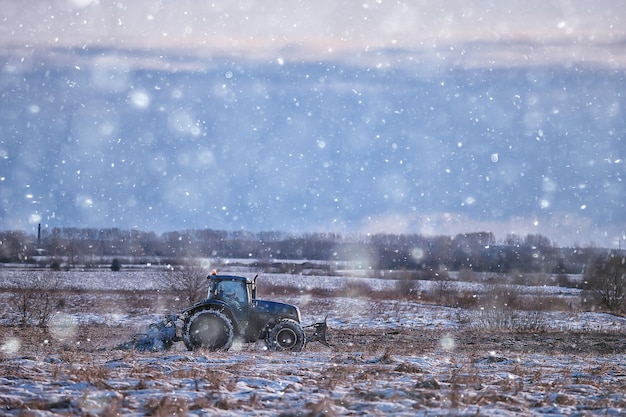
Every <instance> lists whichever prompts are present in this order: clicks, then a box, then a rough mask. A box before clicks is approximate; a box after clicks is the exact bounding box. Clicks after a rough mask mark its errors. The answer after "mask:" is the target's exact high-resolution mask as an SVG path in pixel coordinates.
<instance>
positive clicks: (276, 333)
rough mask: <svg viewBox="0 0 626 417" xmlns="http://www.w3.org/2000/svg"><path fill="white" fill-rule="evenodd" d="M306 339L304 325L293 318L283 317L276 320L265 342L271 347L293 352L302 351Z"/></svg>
mask: <svg viewBox="0 0 626 417" xmlns="http://www.w3.org/2000/svg"><path fill="white" fill-rule="evenodd" d="M305 341H306V336H305V335H304V330H303V329H302V326H301V325H300V323H298V322H297V321H295V320H292V319H282V320H279V321H278V322H276V323H275V324H274V326H272V328H271V329H270V330H269V332H268V333H267V337H266V338H265V344H266V346H267V347H268V348H269V349H274V350H279V351H280V350H290V351H292V352H300V351H301V350H302V348H303V347H304V343H305Z"/></svg>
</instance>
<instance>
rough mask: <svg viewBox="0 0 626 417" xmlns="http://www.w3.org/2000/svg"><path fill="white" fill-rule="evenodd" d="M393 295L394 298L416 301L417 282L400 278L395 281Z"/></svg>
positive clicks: (417, 292)
mask: <svg viewBox="0 0 626 417" xmlns="http://www.w3.org/2000/svg"><path fill="white" fill-rule="evenodd" d="M394 293H395V295H396V297H395V298H408V299H416V298H419V294H420V286H419V281H417V280H414V279H408V278H402V279H398V280H396V283H395V287H394Z"/></svg>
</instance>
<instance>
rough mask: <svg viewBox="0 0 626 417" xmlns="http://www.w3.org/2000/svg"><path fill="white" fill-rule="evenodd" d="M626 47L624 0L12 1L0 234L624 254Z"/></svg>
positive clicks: (2, 19) (8, 3) (0, 66)
mask: <svg viewBox="0 0 626 417" xmlns="http://www.w3.org/2000/svg"><path fill="white" fill-rule="evenodd" d="M625 46H626V0H556V1H546V0H513V1H497V0H447V1H434V0H415V1H407V2H404V1H387V0H373V1H369V0H362V1H358V2H356V1H341V2H338V1H336V0H333V1H328V0H318V1H289V0H275V1H272V2H264V1H260V0H248V1H232V0H215V1H199V0H121V1H114V0H21V1H17V0H0V57H2V58H0V93H1V94H0V159H1V161H0V183H2V185H3V187H0V227H2V226H4V227H8V228H14V227H17V226H18V225H20V226H21V225H26V226H28V225H31V226H33V227H34V225H36V224H37V223H39V222H40V221H42V222H49V224H50V225H52V226H56V225H72V226H77V225H85V226H94V225H107V224H111V219H115V220H116V221H119V223H115V224H116V225H119V226H121V227H125V226H126V225H131V226H132V227H134V226H141V227H147V226H155V227H156V226H158V227H160V228H165V227H167V228H170V229H181V228H185V227H213V228H224V229H227V228H240V227H241V228H244V227H250V226H249V224H256V225H262V227H266V228H273V229H282V230H288V231H292V230H303V228H304V227H306V226H307V225H308V226H309V227H314V226H315V227H317V229H319V230H325V228H332V227H336V225H340V226H342V225H345V226H342V227H343V229H341V228H340V227H339V228H338V230H352V231H354V228H356V227H359V230H364V231H367V232H372V231H374V232H376V231H397V232H402V231H405V232H411V231H420V232H422V233H426V234H437V233H441V234H451V233H460V232H462V231H476V230H490V231H494V232H495V233H496V234H497V235H498V237H503V236H504V235H505V234H506V233H509V232H514V233H519V234H524V233H530V232H533V233H534V232H539V233H542V234H545V235H548V236H550V238H554V239H555V240H558V241H559V242H560V243H572V242H576V241H578V242H582V243H584V242H587V241H596V242H601V243H602V244H606V245H608V246H617V245H619V244H621V241H622V240H624V239H626V237H625V236H626V234H625V230H626V226H625V224H624V214H623V213H624V198H623V197H622V196H623V187H624V186H623V184H624V182H623V180H622V177H623V175H624V174H623V172H624V160H625V158H624V146H623V143H624V142H623V140H624V137H623V135H624V132H626V128H624V125H625V123H626V121H625V119H624V117H623V109H624V108H626V102H625V101H624V100H625V99H624V97H625V96H624V94H623V91H626V90H625V87H624V84H625V83H626V81H625V80H626V78H625V77H624V76H623V74H624V71H625V69H626V47H625ZM55 67H56V69H57V70H58V71H51V69H55ZM137 67H142V71H134V70H135V69H137ZM144 69H145V71H143V70H144ZM180 69H183V70H189V71H178V70H180ZM196 70H198V71H196ZM103 109H104V111H103ZM242 144H243V145H244V146H242ZM321 144H323V146H322V145H321ZM331 149H334V151H335V153H333V154H331V152H330V150H331ZM115 150H117V151H115ZM152 151H153V152H152ZM150 152H152V153H150ZM198 155H199V156H203V155H204V156H207V157H202V158H201V159H202V161H201V162H202V163H201V164H197V163H189V162H188V161H190V160H193V158H195V157H196V156H198ZM297 155H300V156H301V157H302V160H298V161H295V160H294V159H293V158H294V157H295V156H297ZM304 155H309V156H310V158H304ZM311 155H312V156H311ZM424 156H426V157H424ZM117 157H119V158H120V159H119V160H113V159H114V158H117ZM396 157H398V158H400V162H399V163H398V164H395V165H393V166H392V164H390V162H389V161H390V160H392V159H393V158H396ZM133 158H136V161H135V159H133ZM229 158H231V159H229ZM38 161H39V162H38ZM155 161H156V162H155ZM159 161H162V162H159ZM216 161H227V162H226V163H225V164H224V163H221V162H219V163H217V162H216ZM154 166H157V167H158V168H159V169H158V170H157V172H152V171H151V167H152V168H154ZM198 166H200V168H202V169H201V170H200V171H198V169H199V168H198ZM390 167H391V168H390ZM496 167H497V168H498V170H496ZM232 168H234V169H232ZM492 171H493V172H492ZM350 175H352V176H350ZM205 178H210V181H206V180H205ZM555 178H556V179H555ZM446 181H447V182H446ZM120 184H122V185H124V186H126V188H127V189H126V190H124V193H120V192H119V190H118V188H119V187H120ZM183 185H184V187H183ZM185 187H187V188H185ZM194 187H195V188H194ZM445 187H448V188H446V189H444V188H445ZM168 190H171V191H172V192H171V194H168V192H167V191H168ZM190 190H191V191H190ZM194 190H195V191H194ZM231 190H234V191H231ZM241 190H244V191H245V192H247V193H248V195H247V197H246V195H245V193H243V194H242V193H241ZM268 190H269V191H268ZM181 193H183V194H181ZM207 195H211V196H217V198H216V199H215V201H213V200H211V199H207V198H206V196H207ZM396 200H397V201H396ZM35 202H36V203H37V205H35ZM392 203H393V204H392ZM444 203H445V204H444ZM142 205H145V206H149V209H150V210H152V213H154V214H153V215H152V216H148V215H146V214H145V213H150V211H148V212H147V211H146V210H144V209H143V208H142ZM40 207H41V209H40ZM224 207H234V208H233V209H232V210H225V209H224ZM290 210H291V211H290ZM31 211H32V212H31ZM94 213H95V214H94ZM290 213H291V216H290ZM293 213H296V214H293ZM491 214H493V216H491ZM168 215H169V216H170V217H169V219H168V220H171V221H169V222H164V221H163V219H164V217H165V218H167V216H168ZM490 216H491V217H490ZM270 217H273V218H275V221H274V222H273V223H272V222H269V221H268V219H269V218H270ZM77 219H78V220H77ZM81 219H82V221H80V220H81ZM122 219H123V221H122ZM181 219H182V220H181ZM220 219H221V220H220ZM233 219H234V220H233ZM342 219H343V220H342ZM244 220H246V221H247V222H248V223H245V222H244ZM62 221H64V222H65V223H63V222H62ZM176 221H177V222H178V223H176ZM197 222H200V223H197ZM288 222H290V223H289V224H287V226H288V227H285V225H286V223H288ZM307 222H308V223H307ZM315 222H317V223H315ZM311 224H312V225H313V226H311ZM259 227H261V226H259ZM317 229H316V230H317Z"/></svg>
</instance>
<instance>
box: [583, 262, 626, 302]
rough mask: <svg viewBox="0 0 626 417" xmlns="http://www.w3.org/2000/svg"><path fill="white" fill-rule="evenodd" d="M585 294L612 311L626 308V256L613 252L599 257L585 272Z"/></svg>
mask: <svg viewBox="0 0 626 417" xmlns="http://www.w3.org/2000/svg"><path fill="white" fill-rule="evenodd" d="M584 289H585V290H586V291H585V294H589V293H591V295H592V297H593V298H595V300H596V301H597V302H598V303H600V305H601V306H603V307H605V308H606V309H607V310H609V311H612V312H620V311H623V310H624V309H625V308H626V257H624V256H620V255H618V254H616V253H611V254H610V255H609V256H608V257H606V258H598V259H596V260H595V262H593V263H592V264H591V265H590V266H589V268H588V269H587V270H586V271H585V274H584Z"/></svg>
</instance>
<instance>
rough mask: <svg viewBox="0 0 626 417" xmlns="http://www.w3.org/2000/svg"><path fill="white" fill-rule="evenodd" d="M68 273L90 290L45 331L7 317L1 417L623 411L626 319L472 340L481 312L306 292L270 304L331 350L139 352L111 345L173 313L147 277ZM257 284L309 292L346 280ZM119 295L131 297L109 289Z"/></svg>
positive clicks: (549, 323) (583, 319) (586, 320)
mask: <svg viewBox="0 0 626 417" xmlns="http://www.w3.org/2000/svg"><path fill="white" fill-rule="evenodd" d="M65 274H67V275H66V279H67V281H69V282H71V283H72V287H73V288H82V289H85V290H86V291H84V292H80V293H79V294H77V295H75V296H73V297H71V298H68V300H66V308H65V309H64V311H63V312H62V313H59V314H57V315H56V316H55V317H54V318H53V320H52V322H51V324H50V328H49V329H48V330H46V331H42V330H39V329H23V328H18V327H14V326H10V325H9V320H10V314H9V313H8V312H7V311H2V322H3V323H4V324H3V325H2V326H3V327H2V328H3V330H2V334H1V335H0V415H7V416H18V415H25V414H24V413H26V412H28V413H30V414H28V415H37V416H46V415H54V414H64V415H131V416H132V415H136V416H139V415H157V416H166V415H198V416H213V415H215V416H217V415H220V416H229V415H232V416H235V415H249V416H253V415H254V416H258V415H267V416H276V415H283V416H296V415H303V416H322V415H325V416H332V415H337V416H339V415H399V416H440V415H458V416H469V415H485V416H505V415H506V416H510V415H519V416H532V415H549V416H558V415H563V416H565V415H579V416H587V415H613V416H618V415H624V414H625V413H626V394H625V390H624V387H625V386H626V354H625V352H626V320H625V319H624V318H621V317H616V316H613V315H609V314H603V313H593V312H578V311H567V312H544V313H541V317H542V323H543V327H542V329H541V331H540V332H537V334H533V333H523V334H522V333H516V332H510V331H508V332H493V331H487V330H480V329H473V328H472V327H471V326H470V325H468V320H469V321H470V322H471V320H472V318H471V315H472V314H480V312H470V311H467V310H463V309H455V308H446V307H441V306H434V305H427V304H420V303H415V302H411V301H407V300H402V301H401V300H391V301H386V300H374V299H370V298H367V297H328V298H322V299H313V298H311V296H310V295H307V294H306V293H303V294H302V295H298V296H295V297H292V296H281V297H272V298H277V299H279V300H280V299H282V300H284V301H288V302H291V303H294V304H297V305H299V306H300V307H301V310H302V315H303V320H304V321H305V324H306V323H310V322H314V321H316V320H318V319H320V318H323V317H324V316H325V315H326V314H329V318H328V320H329V325H330V329H331V330H330V338H331V342H333V346H332V347H330V348H327V347H324V346H322V345H319V344H310V345H308V346H307V349H306V350H305V351H303V352H300V353H277V352H271V351H267V350H265V348H264V346H263V344H262V343H259V344H253V345H243V346H235V347H234V348H233V349H231V350H230V351H229V352H226V353H208V352H187V351H186V350H185V349H184V347H183V346H178V345H181V344H178V345H177V346H175V347H174V348H173V349H172V350H170V351H167V352H157V353H136V352H128V351H120V350H116V349H111V348H112V347H115V346H116V345H117V344H119V343H121V342H124V341H126V340H128V338H129V337H131V336H132V334H133V333H135V332H138V331H141V329H142V328H143V327H144V326H145V325H146V324H147V323H150V322H152V321H155V320H156V319H157V318H158V317H160V316H161V315H163V314H167V313H168V312H171V310H170V307H169V304H168V301H167V300H161V301H158V300H160V299H159V296H158V295H157V296H156V298H154V297H153V298H148V299H147V300H155V299H156V300H157V302H156V303H155V305H152V304H151V303H150V302H147V301H146V299H145V298H144V297H147V295H146V293H145V292H141V291H139V290H145V289H148V290H151V289H153V288H154V289H155V292H156V288H158V282H157V280H156V279H154V277H153V276H152V275H151V273H150V272H142V271H135V272H126V273H121V274H120V273H111V272H108V273H105V272H99V273H98V272H93V273H91V272H89V273H76V272H68V273H65ZM1 276H2V278H1V279H2V280H4V281H6V280H7V279H9V278H10V274H2V275H1ZM259 279H263V280H268V281H271V282H272V283H273V284H276V285H302V286H306V287H308V288H315V287H319V288H341V287H343V286H345V285H351V283H352V279H351V278H340V277H299V276H288V275H262V276H261V277H260V278H259ZM367 283H368V285H370V286H372V287H373V288H386V287H387V286H391V285H394V283H393V282H391V281H389V280H371V279H368V280H367ZM0 284H3V283H0ZM420 285H422V284H420ZM423 285H427V284H423ZM472 285H474V284H472ZM543 288H544V289H545V290H546V291H547V292H550V293H557V292H554V291H553V289H552V288H551V287H543ZM121 289H123V290H130V292H115V291H112V290H121ZM478 290H480V289H479V288H477V291H478ZM133 291H136V292H137V293H136V294H134V293H133ZM533 291H536V289H533ZM149 293H151V292H150V291H148V294H149ZM7 294H8V293H6V292H5V293H3V294H2V296H3V297H6V296H7ZM261 296H263V294H261ZM538 296H539V295H538ZM163 297H165V296H163ZM3 301H4V300H3ZM5 305H6V304H5Z"/></svg>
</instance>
